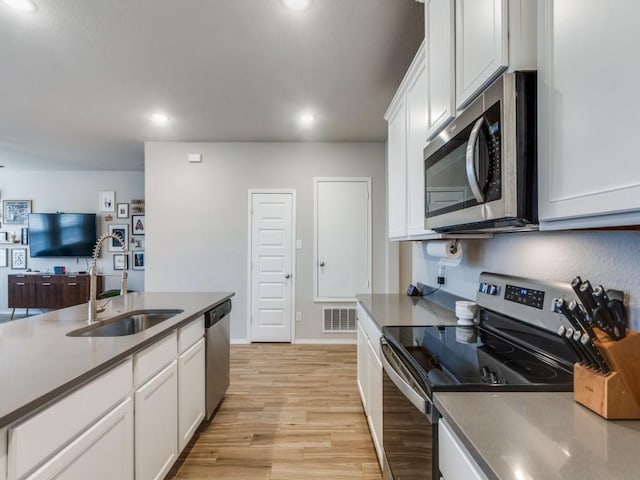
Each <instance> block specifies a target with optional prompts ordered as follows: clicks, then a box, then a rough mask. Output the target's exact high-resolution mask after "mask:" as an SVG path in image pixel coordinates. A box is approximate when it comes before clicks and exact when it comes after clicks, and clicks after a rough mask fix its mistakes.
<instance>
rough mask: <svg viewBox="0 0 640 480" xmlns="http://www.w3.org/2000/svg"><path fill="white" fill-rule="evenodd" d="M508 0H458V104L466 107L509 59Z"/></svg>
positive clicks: (505, 66) (459, 106)
mask: <svg viewBox="0 0 640 480" xmlns="http://www.w3.org/2000/svg"><path fill="white" fill-rule="evenodd" d="M507 8H508V0H456V75H455V76H456V107H457V108H458V109H462V108H464V107H465V106H466V105H468V104H469V102H471V100H473V99H474V98H475V97H476V95H477V94H478V93H480V92H481V91H482V90H483V89H484V88H485V87H487V86H488V85H489V84H490V83H491V81H492V80H494V79H495V78H496V77H497V76H498V75H499V74H500V73H501V72H503V71H504V70H505V69H506V68H507V66H508V61H509V51H508V48H509V45H508V34H509V25H508V21H509V16H508V10H507Z"/></svg>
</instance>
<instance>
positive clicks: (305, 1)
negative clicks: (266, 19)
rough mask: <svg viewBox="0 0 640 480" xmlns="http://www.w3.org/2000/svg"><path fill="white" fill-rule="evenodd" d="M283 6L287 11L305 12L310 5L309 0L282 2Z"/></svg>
mask: <svg viewBox="0 0 640 480" xmlns="http://www.w3.org/2000/svg"><path fill="white" fill-rule="evenodd" d="M282 3H284V6H285V7H287V8H288V9H289V10H297V11H300V10H306V9H307V8H309V5H311V0H282Z"/></svg>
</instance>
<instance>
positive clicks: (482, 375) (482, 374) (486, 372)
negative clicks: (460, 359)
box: [480, 366, 489, 380]
mask: <svg viewBox="0 0 640 480" xmlns="http://www.w3.org/2000/svg"><path fill="white" fill-rule="evenodd" d="M480 378H482V379H483V380H488V379H489V369H488V368H487V367H486V366H483V367H482V368H480Z"/></svg>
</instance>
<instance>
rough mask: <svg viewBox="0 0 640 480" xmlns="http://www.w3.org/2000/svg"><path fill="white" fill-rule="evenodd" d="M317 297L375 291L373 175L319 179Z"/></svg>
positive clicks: (340, 298)
mask: <svg viewBox="0 0 640 480" xmlns="http://www.w3.org/2000/svg"><path fill="white" fill-rule="evenodd" d="M315 252H316V264H315V273H316V275H315V280H316V281H315V300H316V301H317V302H352V301H355V300H356V298H355V297H356V295H357V294H359V293H371V179H370V178H316V179H315Z"/></svg>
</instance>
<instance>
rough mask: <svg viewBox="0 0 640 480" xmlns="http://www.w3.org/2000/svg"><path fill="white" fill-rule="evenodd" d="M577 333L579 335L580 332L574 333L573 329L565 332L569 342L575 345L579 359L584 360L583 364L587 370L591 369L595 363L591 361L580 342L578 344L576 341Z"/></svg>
mask: <svg viewBox="0 0 640 480" xmlns="http://www.w3.org/2000/svg"><path fill="white" fill-rule="evenodd" d="M576 333H578V332H574V330H573V328H567V330H566V332H565V337H566V339H567V340H568V341H569V342H571V344H572V345H573V348H574V350H575V351H576V352H578V357H579V358H580V359H582V363H583V364H584V366H585V367H587V368H591V367H592V366H593V361H592V360H591V358H590V356H589V355H588V354H587V352H586V351H585V349H584V347H583V346H582V344H581V343H580V342H576V340H575V339H574V335H575V334H576Z"/></svg>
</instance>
